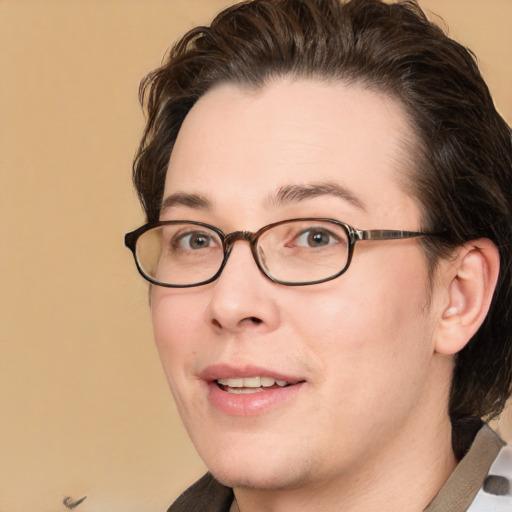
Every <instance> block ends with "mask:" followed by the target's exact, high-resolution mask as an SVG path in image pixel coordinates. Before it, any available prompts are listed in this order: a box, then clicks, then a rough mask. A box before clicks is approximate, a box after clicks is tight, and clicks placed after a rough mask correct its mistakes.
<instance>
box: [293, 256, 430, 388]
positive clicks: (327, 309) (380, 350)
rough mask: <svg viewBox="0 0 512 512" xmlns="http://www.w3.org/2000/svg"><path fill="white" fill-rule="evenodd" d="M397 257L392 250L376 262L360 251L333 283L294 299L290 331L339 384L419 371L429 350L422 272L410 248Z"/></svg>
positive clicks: (387, 380) (383, 381) (381, 382)
mask: <svg viewBox="0 0 512 512" xmlns="http://www.w3.org/2000/svg"><path fill="white" fill-rule="evenodd" d="M403 252H404V254H403V255H401V254H399V255H397V254H396V248H395V251H394V253H395V254H393V257H392V258H390V259H389V260H387V259H386V258H385V251H384V255H383V257H382V258H381V259H380V260H379V264H378V265H375V264H374V262H375V259H376V258H374V257H373V258H371V259H370V258H369V257H368V258H365V256H366V255H365V254H363V255H361V257H360V258H357V259H356V260H355V261H354V267H353V268H352V267H351V268H350V269H349V270H348V272H347V273H346V274H345V275H343V276H341V277H340V278H339V279H338V280H334V281H331V282H328V283H325V284H324V285H319V286H318V287H316V288H315V289H313V288H312V289H311V290H308V291H307V292H308V293H307V297H304V300H302V301H300V302H298V301H295V304H296V307H295V310H294V313H293V314H294V320H295V322H296V329H297V331H299V332H302V333H304V337H303V339H305V340H307V343H308V345H309V349H310V354H311V356H310V357H311V359H312V360H315V361H317V362H318V364H320V365H321V366H322V367H323V369H324V375H334V379H337V380H338V381H339V382H340V383H341V384H343V385H344V386H349V385H350V387H351V388H352V387H353V383H354V382H358V383H360V384H362V385H364V386H365V387H367V384H368V383H371V382H375V385H376V386H377V385H386V383H389V385H393V382H394V375H395V374H396V379H397V380H398V379H399V378H400V376H401V375H407V376H406V377H404V379H405V378H410V377H411V375H414V372H417V371H418V370H420V371H426V369H427V366H428V364H429V362H430V357H431V354H432V352H433V348H432V346H431V345H432V344H431V342H430V341H429V338H431V336H430V333H431V331H432V327H431V325H430V320H429V314H428V307H427V304H426V290H427V282H428V281H427V278H428V275H427V271H426V267H425V265H424V262H423V260H422V258H421V255H419V254H418V251H417V248H415V251H414V252H412V251H408V250H407V248H406V249H405V251H403ZM368 254H369V255H370V253H368ZM372 256H375V255H372ZM370 261H371V263H372V264H371V265H370V264H369V263H370ZM367 263H368V264H367ZM383 269H385V272H384V271H383ZM299 304H300V305H299ZM409 369H410V371H409ZM390 376H391V378H390ZM326 378H327V377H326ZM395 384H396V382H395Z"/></svg>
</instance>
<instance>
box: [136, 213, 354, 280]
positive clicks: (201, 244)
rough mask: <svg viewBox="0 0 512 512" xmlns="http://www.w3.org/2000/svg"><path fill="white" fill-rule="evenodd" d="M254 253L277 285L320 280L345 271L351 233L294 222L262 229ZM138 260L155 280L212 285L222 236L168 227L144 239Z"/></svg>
mask: <svg viewBox="0 0 512 512" xmlns="http://www.w3.org/2000/svg"><path fill="white" fill-rule="evenodd" d="M254 252H255V253H256V258H257V260H258V263H259V265H260V267H261V268H262V270H263V271H264V272H265V273H266V274H267V275H268V276H270V277H272V278H274V279H276V280H277V281H281V282H285V283H305V282H313V281H320V280H324V279H327V278H329V277H332V276H334V275H336V274H338V273H339V272H341V271H342V270H343V269H344V268H345V266H346V264H347V259H348V253H349V241H348V234H347V232H346V230H345V229H344V228H343V227H342V226H340V225H337V224H335V223H332V222H326V221H319V220H294V221H290V222H285V223H280V224H277V225H274V226H272V227H270V228H263V229H262V230H260V232H259V236H258V239H257V243H256V250H255V251H254ZM254 252H253V254H254ZM136 256H137V261H138V264H139V266H140V268H141V270H142V272H143V273H144V274H145V275H146V276H148V277H149V278H150V279H152V280H154V281H157V282H159V283H162V284H168V285H176V286H186V285H194V284H198V283H201V282H204V281H207V280H209V279H211V278H212V277H213V276H214V275H215V274H216V273H217V272H218V270H219V269H220V267H221V266H222V263H223V260H224V247H223V242H222V239H221V237H220V235H219V234H218V233H217V232H216V231H213V230H212V229H209V228H207V227H205V226H201V225H197V224H193V223H177V224H165V225H162V226H158V227H155V228H153V229H150V230H149V231H146V232H145V233H143V234H142V235H141V236H140V237H139V239H138V240H137V245H136Z"/></svg>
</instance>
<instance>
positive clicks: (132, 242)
mask: <svg viewBox="0 0 512 512" xmlns="http://www.w3.org/2000/svg"><path fill="white" fill-rule="evenodd" d="M299 221H318V222H328V223H332V224H335V225H336V226H338V227H341V228H342V229H343V230H344V231H345V232H346V233H347V235H348V250H347V262H346V264H345V266H344V267H343V268H342V269H341V270H340V271H339V272H338V273H336V274H334V275H332V276H329V277H326V278H325V279H317V280H316V281H303V282H297V283H291V282H287V281H280V280H279V279H276V278H275V277H273V276H272V275H270V274H269V273H268V272H267V271H266V269H265V268H264V266H263V265H262V264H261V263H260V261H259V256H258V252H257V244H258V240H259V238H260V236H261V235H262V234H263V233H265V232H267V231H268V230H270V229H272V228H274V227H276V226H280V225H282V224H286V223H288V222H299ZM172 224H193V225H195V226H200V227H203V228H207V229H210V230H211V231H214V232H215V233H217V235H219V238H220V240H221V241H222V249H223V253H224V256H223V258H222V262H221V264H220V267H219V269H218V270H217V272H215V274H214V275H213V276H212V277H210V278H209V279H207V280H206V281H201V282H199V283H194V284H169V283H163V282H161V281H157V280H156V279H153V278H152V277H150V276H149V275H147V274H146V273H145V272H144V271H143V270H142V268H141V266H140V264H139V261H138V259H137V253H136V246H137V240H138V239H139V238H140V237H141V236H142V235H143V234H144V233H146V232H147V231H150V230H152V229H155V228H158V227H160V226H167V225H172ZM431 236H433V237H440V236H443V234H442V233H428V232H424V231H404V230H396V229H358V228H355V227H353V226H351V225H350V224H347V223H345V222H342V221H339V220H336V219H329V218H323V217H299V218H294V219H286V220H281V221H279V222H273V223H271V224H267V225H266V226H263V227H262V228H260V229H258V231H256V232H252V231H245V230H244V231H233V232H231V233H228V234H225V233H224V232H223V231H222V230H221V229H219V228H217V227H215V226H212V225H211V224H207V223H205V222H199V221H194V220H158V221H151V222H148V223H146V224H144V225H143V226H141V227H139V228H137V229H135V230H134V231H131V232H129V233H126V235H125V236H124V244H125V246H126V247H127V248H128V249H130V251H131V252H132V254H133V258H134V260H135V265H136V267H137V270H138V271H139V274H140V275H141V276H142V277H143V278H144V279H145V280H146V281H149V282H150V283H151V284H154V285H157V286H163V287H165V288H194V287H196V286H203V285H205V284H209V283H212V282H213V281H215V280H217V279H218V278H219V276H220V274H221V273H222V271H223V270H224V267H225V266H226V264H227V261H228V259H229V256H230V254H231V251H232V250H233V246H234V243H235V242H236V241H238V240H245V241H247V242H249V245H250V247H251V253H252V256H253V259H254V261H255V263H256V266H257V267H258V269H259V270H260V272H261V273H262V274H263V275H264V276H265V277H266V278H267V279H269V280H270V281H272V282H274V283H277V284H281V285H284V286H309V285H313V284H320V283H325V282H327V281H332V280H333V279H336V278H338V277H340V276H341V275H342V274H344V273H345V272H346V271H347V269H348V267H349V266H350V263H351V261H352V255H353V253H354V246H355V244H356V242H360V241H363V240H370V241H382V240H402V239H407V238H418V237H431Z"/></svg>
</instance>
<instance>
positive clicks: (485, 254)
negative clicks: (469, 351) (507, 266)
mask: <svg viewBox="0 0 512 512" xmlns="http://www.w3.org/2000/svg"><path fill="white" fill-rule="evenodd" d="M499 266H500V259H499V253H498V249H497V248H496V246H495V245H494V244H493V243H492V242H491V241H490V240H488V239H486V238H482V239H478V240H473V241H471V242H468V243H467V244H465V245H464V246H462V247H461V248H460V250H459V253H458V255H457V257H456V258H455V260H454V261H453V265H449V266H447V268H446V269H444V272H445V273H446V274H447V275H446V276H445V282H446V283H447V297H448V300H447V304H446V305H445V306H444V308H443V311H442V312H441V317H440V320H439V329H438V331H437V336H436V340H435V351H436V352H437V353H439V354H445V355H453V354H456V353H457V352H459V351H460V350H462V349H463V348H464V347H465V346H466V344H467V343H468V342H469V340H470V339H471V338H472V336H473V335H474V334H475V333H476V332H477V330H478V329H479V327H480V326H481V325H482V323H483V321H484V319H485V317H486V315H487V312H488V311H489V307H490V304H491V301H492V296H493V294H494V289H495V287H496V282H497V280H498V273H499Z"/></svg>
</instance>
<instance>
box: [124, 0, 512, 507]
mask: <svg viewBox="0 0 512 512" xmlns="http://www.w3.org/2000/svg"><path fill="white" fill-rule="evenodd" d="M142 99H143V101H145V102H146V104H147V111H148V124H147V127H146V131H145V134H144V138H143V141H142V144H141V147H140V149H139V153H138V155H137V158H136V161H135V166H134V179H135V185H136V187H137V190H138V193H139V196H140V198H141V201H142V204H143V206H144V208H145V211H146V214H147V219H148V224H146V225H145V226H143V227H142V228H140V229H138V230H136V231H134V232H133V233H130V234H128V235H127V238H126V242H127V245H128V246H129V247H130V248H131V249H132V250H133V251H134V254H135V255H136V262H137V265H138V268H139V271H140V272H141V273H142V275H143V276H144V277H145V278H146V279H147V280H148V281H150V282H151V283H152V286H151V311H152V319H153V325H154V332H155V339H156V344H157V347H158V350H159V353H160V357H161V359H162V362H163V366H164V369H165V372H166V375H167V378H168V381H169V384H170V388H171V390H172V393H173V395H174V398H175V401H176V404H177V406H178V410H179V412H180V414H181V417H182V419H183V421H184V424H185V426H186V428H187V430H188V432H189V435H190V437H191V439H192V441H193V443H194V445H195V446H196V448H197V450H198V452H199V454H200V455H201V457H202V458H203V460H204V462H205V464H206V465H207V467H208V469H209V470H210V472H211V474H208V475H206V476H205V477H204V478H203V479H202V480H201V481H199V482H198V483H197V484H196V485H195V486H193V487H192V488H191V489H189V490H188V491H187V492H186V493H184V495H182V496H181V497H180V498H179V499H178V501H177V502H176V503H175V504H174V505H173V506H171V508H170V510H171V511H178V510H195V511H197V510H205V511H206V510H212V511H220V510H222V511H228V510H230V511H241V512H257V511H276V512H277V511H297V512H298V511H306V510H307V511H310V510H323V511H340V510H343V511H355V510H357V511H367V512H370V511H379V512H383V511H397V510H399V511H421V510H428V511H430V512H432V511H441V510H445V511H448V510H449V511H452V512H453V511H463V510H471V511H474V510H489V509H490V504H491V503H492V506H494V507H498V508H496V510H503V511H504V510H512V501H511V497H510V483H509V481H508V479H507V475H508V476H512V475H510V473H511V469H510V467H508V466H507V464H508V463H507V461H506V458H507V457H510V452H508V451H507V450H508V449H507V448H503V443H502V441H501V440H500V439H499V438H498V437H497V436H496V434H494V433H493V432H492V431H491V430H490V429H489V428H488V427H487V426H486V425H485V424H484V423H483V421H482V418H484V419H487V418H491V417H494V416H496V415H498V414H499V413H500V412H501V410H502V408H503V406H504V404H505V402H506V400H507V397H508V396H509V394H510V387H511V379H512V344H511V339H510V333H511V332H512V314H511V303H512V301H511V290H512V288H511V285H512V277H511V276H512V274H511V272H512V267H511V251H512V232H511V226H512V189H511V183H512V180H511V178H512V172H511V168H512V148H511V139H510V128H509V127H508V126H507V125H506V123H505V122H504V121H503V120H502V119H501V117H500V116H499V115H498V114H497V112H496V111H495V109H494V106H493V103H492V100H491V98H490V95H489V92H488V90H487V87H486V86H485V84H484V82H483V80H482V78H481V77H480V74H479V72H478V68H477V66H476V64H475V62H474V60H473V58H472V57H471V55H470V54H469V53H468V51H466V50H465V49H464V48H462V47H461V46H460V45H458V44H457V43H455V42H454V41H452V40H450V39H449V38H448V37H446V36H445V35H444V34H443V33H442V31H441V30H440V29H439V28H437V27H436V26H434V25H432V24H431V23H429V22H428V21H427V19H426V18H425V16H424V15H423V13H422V12H421V10H420V9H419V8H418V7H417V5H416V4H415V3H413V2H403V3H399V4H392V5H387V4H385V3H382V2H380V1H378V0H353V1H350V2H346V3H343V2H342V3H340V2H339V0H255V1H253V2H248V3H241V4H238V5H236V6H234V7H232V8H230V9H228V10H226V11H225V12H223V13H221V14H220V15H219V16H218V17H217V18H216V19H215V20H214V22H213V23H212V26H211V27H210V28H204V27H201V28H197V29H195V30H192V31H191V32H190V33H189V34H187V35H186V36H185V37H184V38H183V39H182V40H181V41H180V42H179V43H178V44H177V45H176V46H175V47H174V49H173V50H172V51H171V53H170V55H169V57H168V60H167V62H166V63H165V64H164V65H163V66H162V67H161V68H160V69H158V70H156V71H155V72H154V73H152V74H151V75H150V76H149V77H147V78H146V80H145V82H144V83H143V87H142ZM493 464H494V465H493ZM491 465H493V466H492V470H491ZM503 468H505V469H503ZM507 472H508V473H507ZM212 475H213V476H212ZM498 495H499V496H498ZM475 497H476V499H475ZM482 500H483V501H482ZM482 507H483V508H482ZM499 507H501V508H499Z"/></svg>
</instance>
